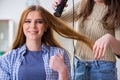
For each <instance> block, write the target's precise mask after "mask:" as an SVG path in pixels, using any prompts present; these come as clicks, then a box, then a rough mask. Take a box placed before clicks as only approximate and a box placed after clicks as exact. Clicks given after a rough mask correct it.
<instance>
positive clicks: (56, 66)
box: [50, 50, 67, 73]
mask: <svg viewBox="0 0 120 80" xmlns="http://www.w3.org/2000/svg"><path fill="white" fill-rule="evenodd" d="M50 68H51V69H53V70H54V71H57V72H58V73H63V72H64V71H66V70H67V68H66V65H65V63H64V58H63V56H62V54H61V53H60V51H59V50H58V53H57V56H52V57H51V58H50Z"/></svg>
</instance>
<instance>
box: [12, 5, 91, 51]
mask: <svg viewBox="0 0 120 80" xmlns="http://www.w3.org/2000/svg"><path fill="white" fill-rule="evenodd" d="M31 11H38V12H39V13H40V14H41V15H42V17H43V19H44V21H45V25H46V27H47V30H46V32H44V34H43V36H42V43H44V44H45V45H47V46H55V47H61V46H60V44H59V43H58V42H57V40H56V39H55V38H54V35H53V31H55V32H57V33H58V34H59V35H61V36H63V37H65V38H69V39H75V40H79V41H83V42H84V43H86V44H87V45H88V46H89V47H90V48H91V49H92V46H93V42H92V41H91V40H90V39H89V38H87V37H85V36H84V35H81V34H80V33H77V32H75V31H74V30H73V29H72V28H70V26H68V25H67V24H66V23H65V22H64V21H62V20H61V19H59V18H57V17H55V16H53V15H52V14H51V13H49V12H48V11H47V10H45V9H44V8H43V7H41V6H38V5H37V6H36V5H32V6H30V7H28V8H27V9H26V10H25V11H24V12H23V13H22V16H21V19H20V22H19V27H18V31H17V34H16V38H15V40H14V42H13V45H12V49H15V48H18V47H21V46H22V45H23V44H24V43H25V42H26V37H25V35H24V33H23V24H24V22H25V19H26V16H27V15H28V13H29V12H31ZM61 48H62V47H61Z"/></svg>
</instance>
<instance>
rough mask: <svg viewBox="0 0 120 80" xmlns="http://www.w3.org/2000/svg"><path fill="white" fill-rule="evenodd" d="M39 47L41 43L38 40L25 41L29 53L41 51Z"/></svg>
mask: <svg viewBox="0 0 120 80" xmlns="http://www.w3.org/2000/svg"><path fill="white" fill-rule="evenodd" d="M41 45H42V43H41V41H40V40H38V41H35V40H27V41H26V46H27V49H28V50H30V51H39V50H40V49H41Z"/></svg>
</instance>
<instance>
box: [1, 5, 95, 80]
mask: <svg viewBox="0 0 120 80" xmlns="http://www.w3.org/2000/svg"><path fill="white" fill-rule="evenodd" d="M53 31H55V32H57V33H58V34H59V35H61V36H63V37H66V38H70V39H76V40H79V41H83V42H84V43H86V44H87V45H88V46H89V47H90V48H92V46H93V43H92V41H91V40H89V39H88V38H86V37H85V36H83V35H81V34H79V33H77V32H75V31H74V30H73V29H71V28H70V27H69V26H68V25H67V24H66V23H65V22H64V21H61V20H60V19H58V18H56V17H54V16H53V15H52V14H50V13H49V12H48V11H47V10H45V9H44V8H42V7H41V6H35V5H33V6H30V7H28V8H27V9H26V10H25V11H24V12H23V14H22V16H21V19H20V23H19V27H18V32H17V34H16V38H15V40H14V43H13V45H12V49H11V51H9V52H8V53H6V54H5V55H3V56H2V57H1V58H0V80H71V74H70V60H69V57H68V54H67V51H66V50H65V49H64V48H62V47H61V46H60V44H59V42H57V40H56V39H55V38H54V35H53Z"/></svg>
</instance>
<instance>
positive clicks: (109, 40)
mask: <svg viewBox="0 0 120 80" xmlns="http://www.w3.org/2000/svg"><path fill="white" fill-rule="evenodd" d="M109 46H110V47H111V48H112V50H113V52H114V53H115V54H116V55H118V56H120V41H119V40H117V39H115V38H114V37H113V36H112V35H110V34H106V35H104V36H102V37H101V38H100V39H98V40H97V41H96V42H95V44H94V46H93V53H94V58H95V59H100V58H102V57H104V55H105V51H106V49H107V47H109Z"/></svg>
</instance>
